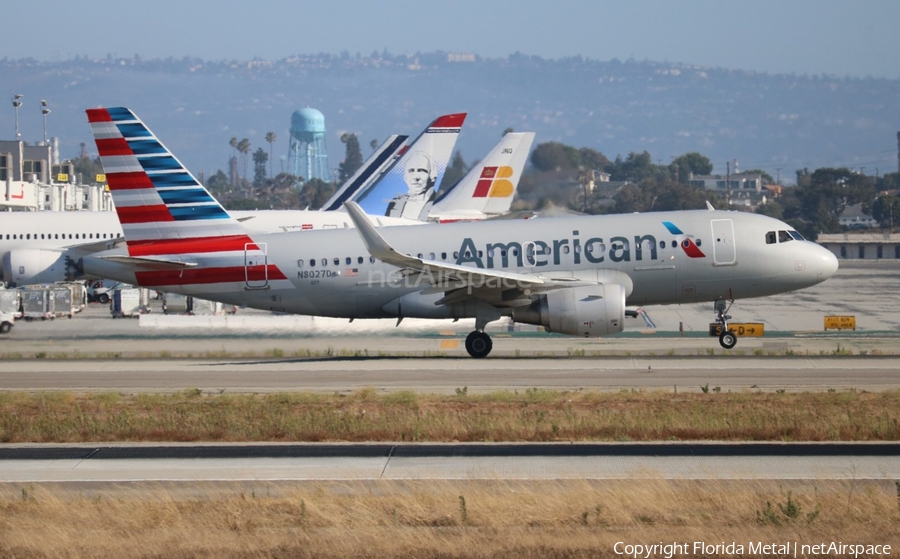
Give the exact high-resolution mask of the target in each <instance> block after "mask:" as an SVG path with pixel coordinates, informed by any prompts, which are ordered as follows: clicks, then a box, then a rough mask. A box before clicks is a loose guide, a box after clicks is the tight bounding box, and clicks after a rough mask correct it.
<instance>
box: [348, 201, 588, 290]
mask: <svg viewBox="0 0 900 559" xmlns="http://www.w3.org/2000/svg"><path fill="white" fill-rule="evenodd" d="M344 207H345V208H346V209H347V213H348V214H349V215H350V219H352V220H353V223H354V225H356V229H357V231H358V232H359V235H360V237H362V240H363V243H364V244H365V245H366V250H368V251H369V254H370V255H372V256H373V257H375V258H377V259H378V260H381V261H382V262H385V263H387V264H391V265H392V266H396V267H398V268H400V273H401V274H402V275H403V276H405V277H406V278H408V282H409V283H413V282H415V283H416V285H423V286H425V288H424V289H423V290H422V293H423V294H429V293H440V292H442V291H443V292H445V293H446V294H445V296H444V297H443V298H442V299H440V300H439V301H437V304H450V303H455V302H458V301H462V300H465V299H468V298H474V299H480V300H482V301H485V302H487V303H489V304H492V305H494V306H497V307H517V306H523V305H529V304H531V302H532V299H531V295H532V294H534V293H538V292H541V291H548V290H552V289H560V288H564V287H576V286H579V285H596V284H597V283H599V282H597V281H584V280H581V279H579V278H575V277H567V278H552V277H547V276H539V275H537V274H529V273H522V272H506V271H501V270H486V269H483V268H472V267H469V266H460V265H458V264H450V263H448V262H438V261H436V260H426V259H422V258H415V257H413V256H409V255H406V254H401V253H399V252H397V250H396V249H394V247H392V246H391V245H390V244H389V243H388V242H387V240H385V238H384V237H382V236H381V234H379V233H378V230H377V229H376V228H375V226H374V225H372V223H371V221H369V219H368V216H367V215H366V214H365V212H363V211H362V209H361V208H360V207H359V205H357V204H356V203H354V202H347V203H345V204H344ZM421 227H440V226H439V225H422V226H421Z"/></svg>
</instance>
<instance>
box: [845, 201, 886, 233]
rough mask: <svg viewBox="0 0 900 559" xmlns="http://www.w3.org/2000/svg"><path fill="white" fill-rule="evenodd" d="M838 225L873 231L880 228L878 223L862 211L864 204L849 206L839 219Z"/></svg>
mask: <svg viewBox="0 0 900 559" xmlns="http://www.w3.org/2000/svg"><path fill="white" fill-rule="evenodd" d="M838 223H839V224H840V225H841V226H842V227H847V228H849V229H871V228H872V227H878V225H879V224H878V221H877V220H876V219H875V218H874V217H872V216H870V215H868V214H866V213H863V211H862V204H855V205H853V206H848V207H847V209H845V210H844V211H843V212H841V215H840V216H839V217H838Z"/></svg>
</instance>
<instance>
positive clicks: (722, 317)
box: [715, 299, 737, 349]
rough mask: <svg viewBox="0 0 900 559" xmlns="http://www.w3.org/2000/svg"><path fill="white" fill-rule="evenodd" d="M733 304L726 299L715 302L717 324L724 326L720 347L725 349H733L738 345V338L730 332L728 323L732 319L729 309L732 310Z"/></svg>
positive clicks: (720, 335) (720, 336)
mask: <svg viewBox="0 0 900 559" xmlns="http://www.w3.org/2000/svg"><path fill="white" fill-rule="evenodd" d="M733 302H734V301H732V302H731V303H733ZM731 303H729V302H728V301H726V300H725V299H718V300H717V301H716V302H715V309H716V322H717V323H719V324H721V325H722V333H721V334H719V345H721V346H722V347H724V348H725V349H731V348H733V347H734V346H736V345H737V336H735V335H734V332H730V331H729V330H728V321H729V320H730V319H731V315H730V314H728V309H730V308H731Z"/></svg>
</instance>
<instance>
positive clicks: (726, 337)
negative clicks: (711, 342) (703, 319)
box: [719, 330, 737, 349]
mask: <svg viewBox="0 0 900 559" xmlns="http://www.w3.org/2000/svg"><path fill="white" fill-rule="evenodd" d="M719 344H720V345H721V346H722V347H724V348H725V349H731V348H733V347H734V346H736V345H737V336H735V335H734V334H733V333H731V332H730V331H727V330H726V331H725V332H722V333H721V334H719Z"/></svg>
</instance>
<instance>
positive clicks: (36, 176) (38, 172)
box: [0, 140, 54, 183]
mask: <svg viewBox="0 0 900 559" xmlns="http://www.w3.org/2000/svg"><path fill="white" fill-rule="evenodd" d="M53 163H54V161H53V148H52V147H51V146H50V144H49V143H47V144H43V143H41V144H38V145H33V146H31V145H28V143H27V142H23V141H21V140H19V141H15V140H0V181H2V182H6V181H7V180H11V181H28V182H43V183H49V182H50V179H51V168H50V167H51V165H52V164H53Z"/></svg>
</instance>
